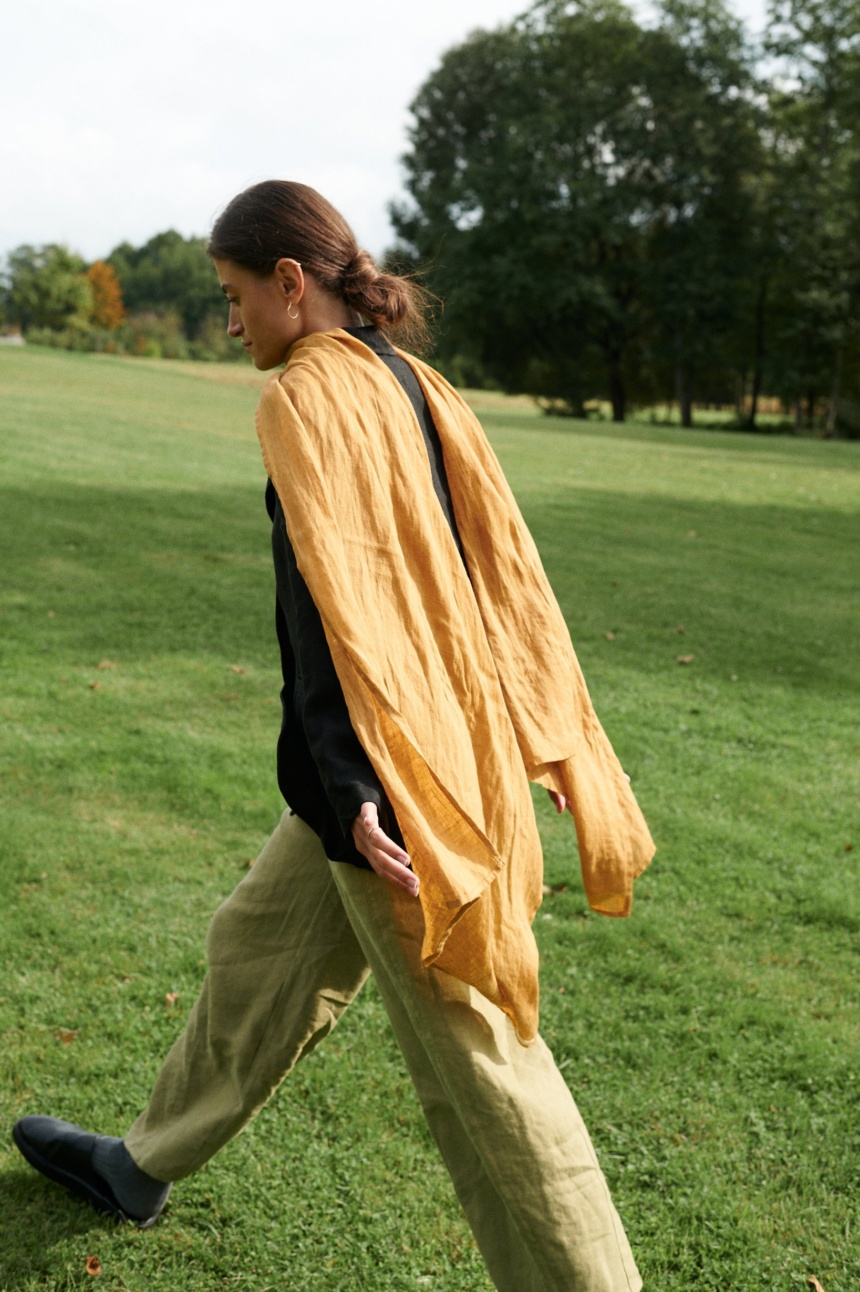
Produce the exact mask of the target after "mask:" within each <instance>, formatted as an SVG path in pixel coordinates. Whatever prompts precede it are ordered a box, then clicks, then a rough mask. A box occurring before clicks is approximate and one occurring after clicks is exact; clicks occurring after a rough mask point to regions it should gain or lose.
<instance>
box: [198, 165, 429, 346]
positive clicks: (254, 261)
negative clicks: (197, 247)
mask: <svg viewBox="0 0 860 1292" xmlns="http://www.w3.org/2000/svg"><path fill="white" fill-rule="evenodd" d="M206 250H207V252H208V253H209V255H210V256H211V257H212V258H213V259H216V260H232V261H233V262H234V263H235V264H237V265H242V267H243V268H245V269H250V270H252V272H254V273H257V274H260V275H262V276H265V275H268V274H271V273H273V272H274V269H275V265H276V264H277V263H278V261H279V260H281V259H283V258H284V257H287V258H289V259H290V260H297V261H298V263H299V264H300V265H301V267H302V269H304V271H305V272H306V273H308V274H311V275H312V276H313V278H315V279H316V281H317V282H318V283H319V285H320V286H321V287H322V288H324V289H325V290H326V291H328V292H331V293H332V295H333V296H337V297H339V298H340V299H341V300H342V301H344V302H345V303H346V304H347V305H349V306H350V307H351V308H352V309H354V310H356V311H357V312H358V313H359V314H361V315H363V316H364V317H365V318H366V319H369V320H370V321H371V322H372V323H375V324H376V325H377V326H380V327H385V328H387V329H388V330H390V331H392V332H393V333H394V334H395V336H396V337H397V339H398V340H401V341H403V343H404V344H406V345H408V346H410V348H412V349H422V348H424V346H425V345H426V343H427V324H426V322H425V311H426V308H427V303H428V300H429V294H428V293H427V292H426V291H425V290H424V289H423V288H422V287H420V286H419V285H418V284H417V283H415V282H414V281H412V280H411V279H409V278H406V277H404V276H402V275H400V274H388V273H383V272H381V271H380V270H379V269H378V268H377V266H376V264H375V263H374V260H373V257H372V256H371V254H370V252H369V251H363V250H362V249H361V248H360V247H359V245H358V243H357V242H356V240H355V234H354V233H353V231H352V229H351V228H350V227H349V225H348V224H347V222H346V220H344V218H343V216H342V215H341V214H340V212H339V211H336V210H335V208H334V207H333V206H332V205H331V203H330V202H327V201H326V199H325V198H324V197H322V196H321V194H319V193H317V191H316V189H313V188H309V187H308V186H307V184H297V183H294V182H293V181H291V180H281V179H268V180H264V181H263V183H262V184H254V185H252V187H251V188H246V189H245V190H244V192H242V193H239V194H238V196H237V197H234V198H233V200H232V202H230V203H229V204H228V205H227V206H226V207H225V208H224V210H223V211H222V212H221V214H220V215H219V216H218V219H217V220H216V221H215V224H214V226H213V228H212V234H211V236H210V238H209V245H208V247H207V248H206Z"/></svg>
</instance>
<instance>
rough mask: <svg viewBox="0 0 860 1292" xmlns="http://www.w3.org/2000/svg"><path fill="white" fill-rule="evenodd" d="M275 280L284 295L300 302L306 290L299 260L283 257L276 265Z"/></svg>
mask: <svg viewBox="0 0 860 1292" xmlns="http://www.w3.org/2000/svg"><path fill="white" fill-rule="evenodd" d="M275 281H276V282H277V284H278V287H279V288H280V291H281V293H282V294H283V296H284V297H289V298H290V300H292V301H295V302H296V304H298V302H299V301H300V300H301V299H302V296H303V295H304V291H305V276H304V273H303V272H302V267H301V265H300V264H299V262H298V261H297V260H290V259H289V257H287V256H284V257H282V258H281V259H280V260H279V261H278V263H277V264H276V265H275Z"/></svg>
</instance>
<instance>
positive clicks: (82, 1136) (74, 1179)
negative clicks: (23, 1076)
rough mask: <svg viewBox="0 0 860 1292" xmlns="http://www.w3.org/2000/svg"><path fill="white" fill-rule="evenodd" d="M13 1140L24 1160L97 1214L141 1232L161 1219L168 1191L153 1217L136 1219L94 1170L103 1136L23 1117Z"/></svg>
mask: <svg viewBox="0 0 860 1292" xmlns="http://www.w3.org/2000/svg"><path fill="white" fill-rule="evenodd" d="M12 1138H13V1140H14V1141H15V1144H16V1146H17V1147H18V1149H19V1150H20V1152H21V1153H22V1154H23V1156H24V1157H25V1158H26V1159H27V1161H28V1162H29V1163H30V1166H32V1167H35V1169H36V1170H37V1171H41V1173H42V1175H46V1176H47V1177H48V1179H49V1180H53V1181H55V1183H56V1184H61V1185H63V1187H64V1188H66V1189H68V1190H69V1192H70V1193H73V1194H75V1195H76V1197H78V1198H83V1199H84V1201H85V1202H88V1203H89V1204H90V1206H91V1207H95V1209H96V1211H101V1212H105V1213H107V1215H109V1216H114V1217H115V1218H116V1219H117V1220H130V1221H131V1222H132V1223H133V1224H135V1225H137V1227H138V1229H148V1228H149V1227H150V1225H154V1224H155V1222H156V1220H157V1219H158V1217H159V1214H160V1212H161V1209H162V1207H163V1206H164V1203H165V1202H166V1201H167V1196H166V1195H167V1192H169V1189H167V1191H166V1193H165V1196H164V1198H163V1199H162V1201H161V1205H160V1206H159V1207H158V1208H157V1210H156V1211H155V1212H154V1213H153V1214H152V1215H149V1216H133V1215H131V1214H130V1213H129V1212H128V1211H127V1210H126V1209H125V1208H124V1207H123V1206H122V1205H121V1204H120V1202H119V1201H118V1199H117V1197H116V1195H115V1194H114V1192H113V1189H112V1188H111V1186H110V1184H109V1183H108V1182H107V1180H106V1179H105V1178H104V1177H103V1176H102V1175H100V1174H99V1173H98V1172H97V1171H96V1169H95V1167H94V1166H93V1161H92V1158H93V1149H94V1148H95V1145H96V1143H97V1142H98V1140H99V1139H101V1138H102V1136H100V1135H95V1134H93V1132H92V1131H86V1130H83V1129H82V1128H81V1127H80V1126H73V1125H72V1123H71V1122H64V1121H61V1120H60V1119H59V1118H58V1117H22V1118H21V1120H20V1121H18V1122H16V1123H15V1125H14V1126H13V1127H12Z"/></svg>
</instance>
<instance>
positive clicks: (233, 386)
mask: <svg viewBox="0 0 860 1292" xmlns="http://www.w3.org/2000/svg"><path fill="white" fill-rule="evenodd" d="M258 384H259V383H258V379H257V377H256V375H255V374H253V373H251V372H250V371H249V370H248V369H247V368H244V367H233V366H225V367H224V368H219V367H217V366H215V365H212V366H208V365H182V364H167V363H157V362H147V361H135V360H122V359H112V358H108V357H102V356H96V355H70V354H64V353H59V352H48V351H42V352H39V351H36V350H23V351H20V352H19V351H0V408H1V409H2V420H0V426H1V427H2V430H1V431H0V508H2V510H0V515H2V526H0V544H2V550H0V612H2V630H0V652H1V654H0V669H2V678H3V686H2V694H0V776H2V821H0V852H2V865H0V956H2V978H0V984H2V985H0V1126H2V1133H1V1134H0V1288H3V1289H15V1292H24V1290H25V1289H26V1290H27V1292H30V1290H33V1292H35V1289H45V1290H46V1292H59V1290H61V1289H62V1290H63V1292H66V1290H67V1289H73V1288H74V1289H77V1288H83V1287H85V1286H87V1287H88V1286H90V1285H91V1282H90V1277H89V1276H88V1275H87V1273H86V1272H85V1263H86V1259H87V1257H89V1256H97V1257H98V1258H99V1260H100V1262H101V1266H102V1270H103V1274H102V1278H101V1282H100V1283H99V1284H97V1285H96V1286H98V1287H101V1288H102V1289H104V1292H123V1290H127V1292H184V1290H186V1289H188V1290H191V1289H193V1292H208V1290H209V1289H213V1290H214V1289H233V1288H235V1289H243V1290H247V1292H266V1290H267V1289H279V1290H280V1289H290V1292H305V1290H307V1292H311V1290H313V1292H335V1290H337V1292H400V1290H401V1289H402V1290H403V1292H406V1290H407V1289H421V1288H433V1289H439V1290H440V1292H487V1290H488V1289H489V1288H490V1284H489V1281H488V1279H487V1277H486V1275H485V1273H484V1271H483V1266H482V1263H481V1261H480V1259H479V1257H478V1255H477V1252H476V1250H475V1248H474V1245H473V1243H472V1240H471V1237H470V1234H469V1232H468V1229H467V1227H466V1226H465V1223H464V1222H463V1220H462V1218H461V1215H460V1213H459V1210H458V1207H457V1205H456V1203H455V1201H454V1200H453V1197H452V1194H451V1191H450V1188H449V1184H448V1180H447V1176H446V1173H445V1171H444V1169H443V1168H442V1166H441V1165H440V1163H439V1161H438V1159H437V1156H436V1152H435V1149H434V1147H433V1146H432V1144H431V1142H430V1139H429V1136H428V1134H427V1132H426V1130H425V1128H424V1125H423V1120H422V1117H421V1114H420V1112H419V1109H418V1106H417V1102H416V1099H415V1097H414V1095H413V1093H412V1089H411V1085H410V1083H409V1081H408V1079H407V1077H406V1076H405V1074H404V1071H403V1068H402V1064H401V1062H400V1059H399V1055H398V1053H397V1051H396V1049H395V1047H394V1044H393V1041H392V1039H391V1036H390V1033H389V1029H388V1024H387V1020H386V1017H385V1014H384V1011H383V1010H382V1007H381V1005H380V1002H379V999H378V996H377V993H376V991H375V988H374V987H373V985H372V984H371V985H370V986H369V987H368V988H367V989H366V991H365V993H364V994H363V996H362V997H361V998H360V1000H359V1001H358V1002H357V1003H356V1004H355V1006H354V1007H353V1009H352V1010H351V1011H350V1013H349V1014H348V1015H347V1017H346V1018H345V1019H344V1021H343V1023H342V1024H341V1025H340V1027H339V1028H338V1030H337V1031H336V1032H335V1034H334V1035H333V1036H332V1037H331V1039H330V1040H329V1041H327V1042H326V1044H325V1045H324V1046H322V1047H321V1048H320V1049H319V1050H318V1051H316V1052H315V1053H314V1054H313V1055H312V1056H311V1057H310V1058H309V1059H308V1060H307V1061H306V1062H305V1063H303V1064H301V1065H300V1066H299V1068H298V1069H297V1071H296V1072H295V1073H294V1074H293V1075H292V1076H291V1077H290V1079H289V1081H288V1084H287V1085H286V1086H285V1087H284V1089H283V1090H282V1091H281V1092H280V1094H279V1095H278V1096H277V1097H276V1099H275V1100H273V1101H272V1103H271V1104H270V1105H269V1106H268V1107H267V1108H266V1109H265V1110H264V1111H263V1113H262V1114H261V1115H260V1117H259V1118H258V1119H257V1121H256V1122H255V1123H254V1124H253V1125H252V1126H251V1127H250V1128H249V1129H248V1130H247V1131H246V1132H245V1134H243V1135H242V1136H240V1137H239V1138H238V1139H237V1140H235V1141H234V1142H233V1143H232V1144H231V1145H229V1146H228V1147H227V1148H226V1149H225V1150H224V1151H223V1152H222V1153H221V1154H219V1155H218V1157H216V1158H215V1159H213V1161H212V1162H211V1163H210V1164H209V1165H208V1166H206V1167H205V1168H204V1169H203V1170H202V1171H201V1172H199V1174H197V1175H196V1176H194V1177H192V1178H191V1179H190V1180H188V1181H185V1182H183V1183H182V1184H181V1185H179V1186H177V1188H176V1189H175V1190H174V1192H173V1195H172V1197H171V1201H170V1204H169V1207H168V1210H167V1211H166V1213H165V1216H164V1218H163V1220H162V1221H161V1223H160V1224H159V1225H158V1226H157V1228H156V1229H154V1230H153V1231H151V1232H149V1233H145V1234H141V1233H139V1232H138V1231H136V1230H134V1229H132V1228H130V1227H127V1226H123V1227H115V1226H113V1225H112V1224H111V1223H109V1222H107V1221H104V1220H102V1219H100V1218H98V1217H97V1216H95V1215H94V1214H93V1213H91V1212H90V1211H88V1210H87V1209H86V1208H85V1207H84V1206H82V1205H79V1204H77V1203H75V1202H74V1201H73V1200H71V1199H70V1198H68V1197H67V1196H66V1195H65V1194H64V1192H63V1191H62V1190H59V1189H57V1188H55V1187H53V1186H49V1185H48V1184H47V1183H46V1182H44V1181H43V1180H42V1179H41V1177H39V1176H37V1175H36V1174H35V1173H34V1172H32V1171H30V1169H29V1168H27V1167H26V1166H25V1165H24V1163H23V1162H22V1161H21V1159H20V1158H19V1156H18V1154H17V1153H16V1151H15V1150H14V1149H13V1148H12V1146H11V1144H10V1143H9V1130H10V1128H11V1124H12V1122H13V1121H14V1119H15V1118H17V1117H19V1116H22V1115H24V1114H26V1113H32V1112H50V1113H53V1114H55V1115H59V1116H64V1117H67V1118H69V1119H70V1120H73V1121H80V1122H82V1123H84V1124H86V1125H90V1126H93V1127H95V1128H98V1129H100V1130H103V1131H106V1132H109V1133H113V1134H122V1133H123V1132H124V1130H125V1129H126V1128H127V1126H128V1124H129V1122H130V1121H131V1120H132V1119H133V1117H134V1116H135V1115H136V1114H137V1112H138V1111H139V1110H140V1108H141V1106H142V1104H143V1102H144V1101H145V1099H146V1095H147V1092H148V1089H149V1086H150V1083H151V1081H152V1079H153V1077H154V1075H155V1073H156V1071H157V1068H158V1065H159V1057H160V1056H161V1055H162V1054H163V1053H164V1051H165V1050H166V1048H167V1047H168V1046H169V1044H170V1043H171V1041H172V1039H173V1038H174V1037H175V1036H176V1034H177V1033H178V1031H179V1030H180V1029H181V1026H182V1020H183V1016H184V1014H185V1012H186V1011H187V1009H188V1008H189V1007H190V1005H191V1003H192V1001H193V999H194V997H195V994H196V991H197V987H198V984H199V982H200V980H201V976H202V973H203V961H202V956H203V939H204V934H205V930H206V926H207V922H208V918H209V916H210V915H211V913H212V911H213V910H214V908H215V906H216V904H217V903H218V902H219V901H220V900H221V899H222V898H223V897H224V896H225V895H226V894H227V893H228V892H229V891H230V890H231V888H232V887H233V885H234V884H235V883H236V881H237V880H238V879H240V878H241V876H242V874H243V871H244V869H245V867H246V866H247V864H248V861H249V859H251V858H252V857H253V856H254V855H255V854H256V852H257V851H258V849H259V847H260V845H261V844H262V843H263V841H264V840H265V838H266V836H267V834H268V833H269V831H270V830H271V829H272V827H273V825H274V823H275V821H276V820H277V817H278V814H279V812H280V809H281V803H280V800H279V795H278V791H277V787H276V784H275V776H274V747H275V738H276V733H277V727H278V721H279V704H278V690H279V685H280V683H279V677H278V665H277V655H276V646H275V638H274V628H273V596H274V592H273V576H272V572H271V569H270V555H269V545H268V522H267V518H266V515H265V510H264V506H263V485H264V476H263V471H262V467H261V464H260V461H259V451H258V447H257V443H256V437H255V435H254V431H253V409H254V404H255V398H256V387H257V385H258ZM477 400H478V403H480V396H478V397H477ZM485 402H486V403H487V405H488V407H487V408H486V411H484V412H483V414H482V415H483V418H484V421H485V424H486V426H487V429H488V432H489V434H490V436H491V438H492V440H493V443H494V444H495V446H496V449H497V452H498V453H499V456H500V458H501V460H502V463H503V465H504V467H505V469H506V471H507V473H508V475H509V478H510V480H511V483H512V485H513V487H514V489H515V491H516V493H517V495H518V497H519V499H520V502H521V505H522V507H523V510H524V512H525V515H526V518H527V520H528V521H529V523H530V525H531V526H532V529H533V532H534V534H535V537H536V539H537V541H538V544H539V546H540V548H541V551H542V554H543V556H544V560H545V563H546V566H547V569H548V572H549V575H550V578H551V580H552V582H553V585H554V587H555V588H556V591H557V593H558V596H559V599H560V601H561V603H562V605H563V608H564V610H565V613H566V615H567V618H568V622H569V623H570V626H571V631H572V635H573V640H574V643H575V645H576V647H577V650H578V652H579V655H580V658H581V660H582V663H583V666H584V668H585V672H586V676H587V677H588V678H589V682H590V686H591V690H592V694H593V696H594V698H595V702H596V705H597V709H598V712H599V713H600V714H601V716H602V719H603V722H604V725H605V726H606V728H607V730H608V732H609V734H610V736H611V737H612V739H613V741H614V743H615V745H616V748H617V749H618V751H619V754H620V755H621V758H622V761H623V762H624V765H625V767H626V769H627V771H628V772H629V773H630V774H631V776H632V779H633V784H634V788H635V789H636V791H637V794H638V796H639V800H640V802H641V804H642V806H643V808H644V810H645V813H646V816H647V817H648V820H649V823H650V825H651V829H652V832H653V834H654V836H655V838H656V840H657V842H658V845H659V853H658V857H657V859H656V860H655V861H654V863H653V864H652V866H651V868H650V869H649V871H648V872H646V874H645V876H643V878H642V879H641V880H640V881H639V883H638V885H637V895H636V901H635V905H634V913H633V917H632V918H631V919H630V920H628V921H617V920H606V919H603V918H601V917H598V916H594V915H592V914H590V913H589V912H588V910H587V908H586V905H585V902H584V899H583V895H582V890H581V885H580V881H579V876H578V862H577V859H576V853H575V846H574V841H573V837H572V830H571V826H570V824H569V818H566V820H565V821H559V820H556V819H555V818H554V817H553V815H552V814H551V812H550V811H549V805H548V803H545V802H544V798H543V797H538V798H536V803H537V807H538V812H539V815H540V821H541V828H542V833H543V837H544V841H545V850H546V859H547V884H548V885H549V886H550V888H551V889H552V891H551V893H550V894H549V895H548V896H547V898H546V900H545V903H544V906H543V908H542V910H541V911H540V912H539V914H538V918H537V933H538V938H539V941H540V945H541V950H542V956H543V970H542V983H543V1004H542V1011H543V1013H542V1017H543V1031H544V1034H545V1036H546V1037H547V1039H548V1040H549V1042H550V1044H551V1045H552V1046H553V1048H554V1050H555V1053H556V1056H557V1058H558V1060H559V1062H560V1064H561V1066H562V1069H563V1071H564V1074H565V1077H566V1078H567V1080H568V1081H569V1083H570V1086H571V1089H572V1090H573V1092H574V1094H575V1096H576V1098H577V1101H578V1103H579V1105H580V1108H581V1110H582V1112H583V1114H584V1116H585V1120H586V1123H587V1124H588V1126H589V1127H590V1129H591V1131H592V1134H593V1137H594V1140H595V1142H596V1146H597V1149H598V1152H599V1154H600V1156H601V1159H602V1162H603V1165H604V1168H605V1170H606V1173H607V1175H608V1177H609V1181H610V1185H611V1187H612V1189H613V1191H614V1195H615V1199H616V1202H617V1205H618V1207H619V1210H620V1212H621V1214H622V1217H623V1218H624V1221H625V1223H626V1225H627V1227H628V1231H629V1233H630V1237H631V1242H632V1244H633V1247H634V1251H635V1252H636V1255H637V1258H638V1260H639V1263H640V1267H641V1269H642V1272H643V1275H644V1278H645V1287H646V1290H647V1292H651V1290H652V1289H653V1292H658V1289H659V1292H691V1290H693V1289H695V1290H698V1289H702V1290H707V1292H729V1290H737V1292H790V1290H791V1289H795V1288H796V1289H804V1288H805V1287H806V1284H807V1279H808V1277H809V1276H810V1275H816V1276H817V1277H818V1278H819V1279H820V1281H821V1283H822V1285H823V1287H824V1289H825V1292H856V1290H857V1288H858V1287H860V1242H858V1233H857V1224H858V1218H857V1197H858V1196H860V1171H858V1164H860V1129H858V1128H860V1117H858V1113H860V1108H858V1104H860V1097H858V1000H857V982H858V974H857V970H858V946H860V943H858V927H860V898H858V886H857V860H858V856H860V828H858V820H857V802H858V793H857V792H858V757H857V755H858V744H860V714H858V704H857V695H858V692H857V682H858V677H857V674H858V660H860V652H858V635H857V626H856V608H857V592H858V588H857V584H858V573H859V572H860V562H858V543H857V539H858V516H857V513H858V510H860V445H846V444H842V443H821V442H814V441H807V440H794V439H785V438H775V437H771V436H768V437H764V438H758V437H751V436H742V435H731V434H727V433H717V432H707V431H692V432H685V431H681V430H679V429H677V428H665V427H662V428H661V427H646V426H636V425H630V426H627V427H609V426H606V425H600V426H594V425H589V424H586V423H573V422H569V421H562V420H556V419H545V418H542V417H540V415H538V414H537V413H535V412H533V411H531V410H530V409H529V408H528V407H526V406H523V405H522V404H520V403H516V402H515V403H513V404H510V405H509V404H507V403H506V402H505V401H499V400H498V399H493V400H488V401H485ZM490 405H491V406H490ZM679 657H686V658H687V659H688V661H689V662H687V663H679V662H678V661H679Z"/></svg>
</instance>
